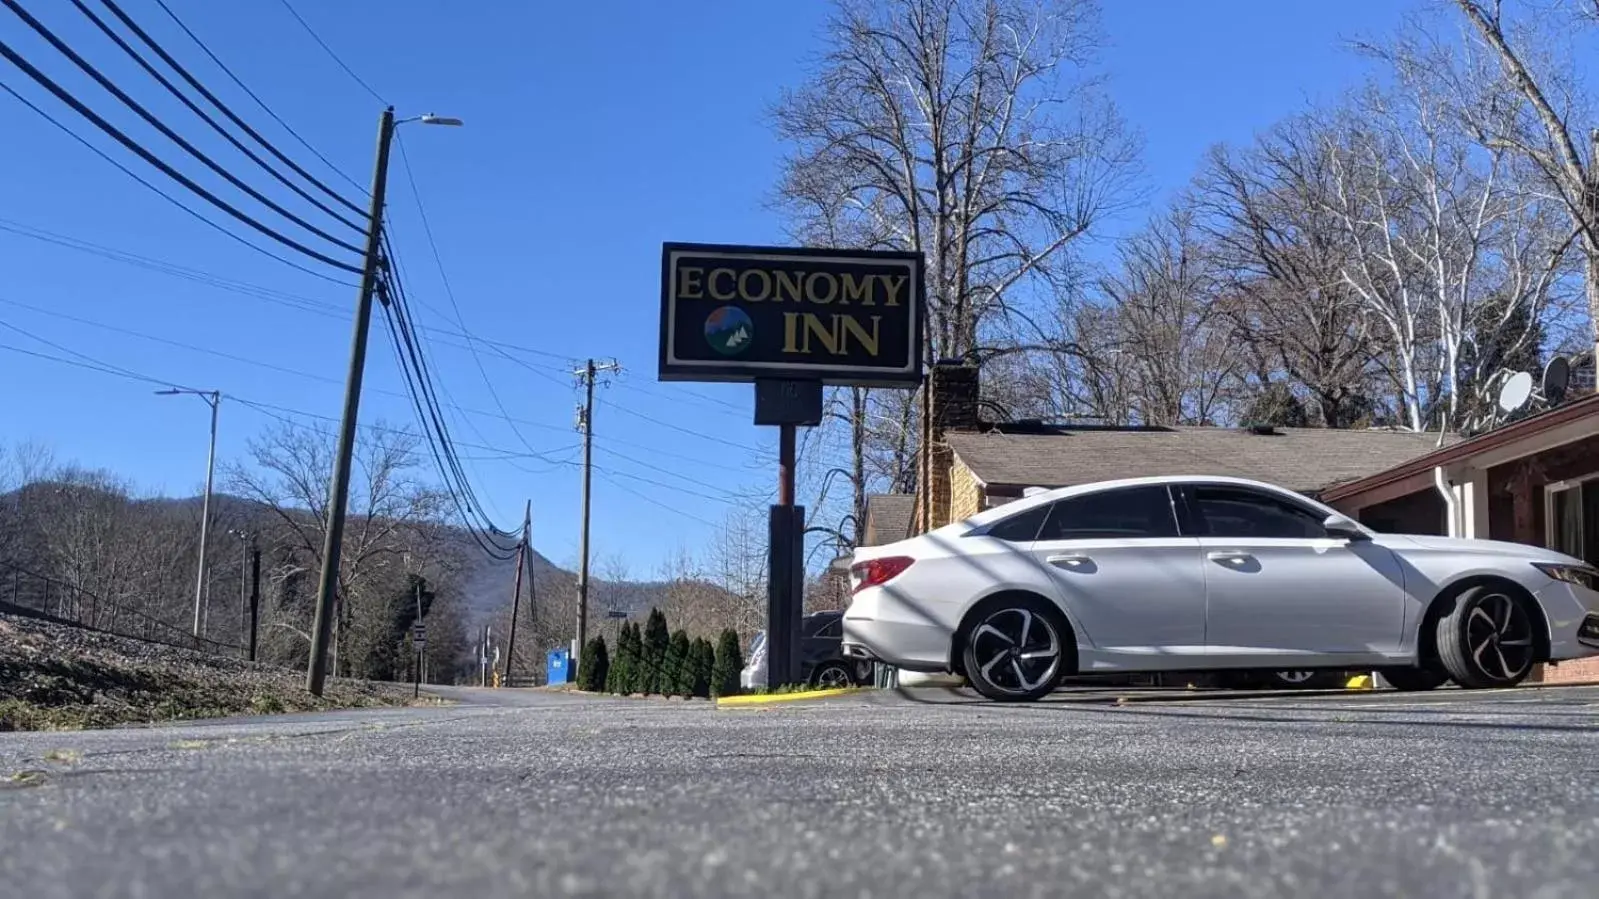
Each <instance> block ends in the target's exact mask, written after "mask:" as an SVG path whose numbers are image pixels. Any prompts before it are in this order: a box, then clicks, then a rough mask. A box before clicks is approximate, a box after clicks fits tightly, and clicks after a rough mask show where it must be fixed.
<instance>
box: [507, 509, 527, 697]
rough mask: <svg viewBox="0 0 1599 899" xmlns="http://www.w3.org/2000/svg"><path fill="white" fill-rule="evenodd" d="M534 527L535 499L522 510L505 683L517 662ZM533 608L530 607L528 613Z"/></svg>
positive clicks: (512, 594) (513, 584)
mask: <svg viewBox="0 0 1599 899" xmlns="http://www.w3.org/2000/svg"><path fill="white" fill-rule="evenodd" d="M532 527H533V501H532V500H528V501H527V506H526V508H524V509H523V511H522V542H520V543H518V544H517V545H516V580H515V581H513V582H512V584H511V635H510V636H509V637H506V638H505V678H504V679H505V685H506V686H507V687H509V686H512V684H511V666H513V665H515V664H516V613H517V610H518V609H520V608H521V607H522V569H523V568H525V567H527V562H528V558H527V554H528V545H527V544H528V538H529V533H528V532H529V531H530V530H532ZM532 613H533V610H532V609H529V610H528V614H530V615H531V614H532Z"/></svg>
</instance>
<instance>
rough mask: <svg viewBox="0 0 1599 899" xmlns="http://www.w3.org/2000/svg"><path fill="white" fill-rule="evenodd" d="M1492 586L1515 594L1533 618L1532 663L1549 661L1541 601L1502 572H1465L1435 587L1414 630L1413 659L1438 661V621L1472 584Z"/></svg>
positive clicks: (1545, 622) (1545, 625)
mask: <svg viewBox="0 0 1599 899" xmlns="http://www.w3.org/2000/svg"><path fill="white" fill-rule="evenodd" d="M1486 586H1492V587H1497V588H1500V589H1502V590H1504V591H1505V592H1506V593H1508V594H1510V595H1511V596H1512V597H1515V599H1516V602H1518V603H1520V604H1521V605H1522V606H1523V607H1524V608H1526V609H1527V610H1528V614H1529V616H1530V617H1531V618H1532V622H1533V625H1534V627H1533V629H1532V640H1533V662H1534V664H1537V663H1542V662H1547V661H1549V639H1550V637H1549V616H1548V615H1547V614H1545V612H1544V610H1543V604H1542V603H1540V602H1538V599H1537V597H1535V596H1533V595H1532V591H1531V590H1528V589H1527V588H1526V587H1524V586H1522V585H1521V584H1518V583H1516V581H1515V580H1514V579H1513V578H1509V577H1505V576H1504V575H1502V574H1489V573H1479V574H1468V575H1465V576H1463V577H1459V578H1456V579H1455V580H1452V581H1449V582H1448V583H1446V584H1444V585H1443V586H1441V587H1439V588H1438V592H1437V593H1435V594H1433V598H1432V601H1431V602H1429V603H1428V604H1427V609H1426V611H1425V612H1423V613H1422V616H1421V621H1420V622H1418V624H1417V627H1418V628H1419V630H1418V631H1417V633H1416V658H1417V659H1418V660H1420V661H1423V662H1427V661H1434V662H1435V661H1437V659H1438V621H1439V619H1441V618H1443V617H1444V616H1445V615H1448V614H1449V613H1450V612H1452V611H1454V608H1455V603H1456V601H1458V600H1459V599H1460V597H1461V596H1462V595H1463V594H1464V593H1465V592H1466V591H1467V590H1470V589H1471V588H1473V587H1486Z"/></svg>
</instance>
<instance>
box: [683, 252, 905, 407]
mask: <svg viewBox="0 0 1599 899" xmlns="http://www.w3.org/2000/svg"><path fill="white" fill-rule="evenodd" d="M925 298H926V288H925V284H924V280H923V263H922V255H921V254H920V253H900V252H884V251H871V250H835V249H800V248H794V247H745V246H728V245H722V244H692V243H667V244H663V245H662V249H661V367H660V379H661V380H662V381H754V380H756V379H763V380H764V379H783V380H795V381H817V382H821V383H824V384H847V385H856V386H876V387H909V386H914V385H915V384H916V383H917V382H918V381H919V380H920V379H921V375H922V337H923V328H924V323H923V321H922V318H923V310H924V307H925Z"/></svg>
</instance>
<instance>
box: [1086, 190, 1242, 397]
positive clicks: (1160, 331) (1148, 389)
mask: <svg viewBox="0 0 1599 899" xmlns="http://www.w3.org/2000/svg"><path fill="white" fill-rule="evenodd" d="M1100 291H1101V293H1102V294H1103V296H1104V299H1105V301H1106V302H1107V303H1108V304H1109V305H1110V306H1111V307H1112V308H1113V309H1114V312H1115V315H1114V318H1113V320H1112V321H1113V325H1114V331H1113V333H1112V334H1110V335H1104V336H1097V335H1095V336H1093V339H1092V340H1088V341H1085V340H1081V339H1079V340H1078V341H1077V344H1078V346H1080V347H1084V348H1085V349H1083V350H1082V352H1083V353H1087V354H1089V355H1090V358H1091V359H1092V362H1091V365H1090V371H1091V374H1092V375H1095V376H1098V377H1099V378H1104V377H1105V376H1107V375H1108V374H1110V373H1111V372H1113V371H1114V372H1116V373H1117V374H1118V375H1119V376H1120V377H1122V378H1126V379H1129V380H1130V381H1131V384H1130V385H1128V386H1129V390H1128V393H1129V394H1130V397H1129V398H1130V399H1131V406H1132V411H1133V413H1134V417H1135V418H1136V420H1137V421H1138V423H1140V424H1149V425H1176V424H1196V425H1206V424H1217V423H1219V422H1220V420H1221V419H1223V418H1224V417H1225V402H1226V398H1227V395H1228V389H1229V387H1230V386H1231V384H1232V382H1233V380H1234V367H1235V365H1236V356H1237V353H1236V352H1235V347H1234V346H1233V345H1232V339H1233V334H1232V328H1231V327H1230V323H1229V322H1228V321H1227V319H1226V318H1225V316H1223V315H1222V314H1220V312H1219V311H1218V307H1217V303H1216V299H1217V297H1218V295H1219V292H1220V280H1219V275H1218V272H1217V271H1216V269H1215V267H1214V261H1213V259H1212V256H1211V254H1210V252H1209V249H1208V247H1206V246H1205V245H1204V242H1203V240H1202V237H1201V235H1200V233H1199V231H1198V229H1197V227H1196V226H1195V223H1194V219H1193V214H1192V212H1191V210H1189V209H1188V208H1186V207H1183V206H1179V207H1177V208H1175V209H1173V210H1171V211H1170V212H1169V213H1167V214H1166V215H1164V216H1162V217H1159V218H1157V219H1155V220H1154V221H1153V222H1151V223H1150V225H1149V227H1148V228H1147V229H1146V230H1145V231H1144V232H1142V233H1140V234H1138V235H1135V236H1134V237H1133V238H1132V239H1131V240H1129V241H1127V242H1126V243H1125V244H1123V246H1122V249H1121V253H1120V259H1119V260H1118V266H1117V270H1116V271H1115V272H1113V273H1111V274H1109V275H1107V276H1106V277H1104V278H1103V279H1102V280H1101V282H1100ZM1089 347H1091V348H1092V349H1087V348H1089ZM1112 355H1114V356H1116V357H1118V358H1116V359H1115V360H1114V361H1113V362H1111V363H1110V364H1109V365H1107V364H1105V362H1106V360H1105V357H1106V356H1112Z"/></svg>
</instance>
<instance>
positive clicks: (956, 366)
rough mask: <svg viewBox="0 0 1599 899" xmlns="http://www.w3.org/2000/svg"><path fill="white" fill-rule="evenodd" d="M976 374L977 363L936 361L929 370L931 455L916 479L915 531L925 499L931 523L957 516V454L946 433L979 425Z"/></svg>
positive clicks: (912, 526)
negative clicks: (954, 485)
mask: <svg viewBox="0 0 1599 899" xmlns="http://www.w3.org/2000/svg"><path fill="white" fill-rule="evenodd" d="M977 375H978V369H977V366H975V365H966V364H962V363H950V362H940V363H937V364H935V365H934V366H933V367H932V369H931V370H930V371H929V372H928V373H927V377H928V394H929V396H930V397H931V400H930V406H929V412H930V418H931V424H932V431H933V434H932V440H931V441H930V444H931V450H930V452H929V453H928V454H927V455H928V456H930V457H931V458H930V459H929V460H928V464H927V466H926V468H925V469H924V470H923V471H922V472H921V474H920V477H918V479H917V481H918V486H919V488H920V489H918V490H917V499H916V505H917V509H916V519H915V521H913V522H912V525H911V530H912V531H915V532H918V533H919V532H920V531H921V521H922V504H923V503H926V504H927V509H928V512H929V516H928V517H929V520H930V521H931V525H932V527H935V528H937V527H942V526H944V525H946V524H949V523H950V522H951V521H954V520H955V519H954V518H952V517H951V515H952V510H951V508H950V504H951V493H950V490H951V484H950V471H951V468H952V467H953V466H954V464H955V455H954V453H952V452H950V449H949V445H948V444H946V443H945V442H944V435H945V434H947V433H950V432H961V431H965V432H970V431H976V430H978V429H979V427H980V419H979V415H978V408H979V407H978V397H979V381H978V376H977Z"/></svg>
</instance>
